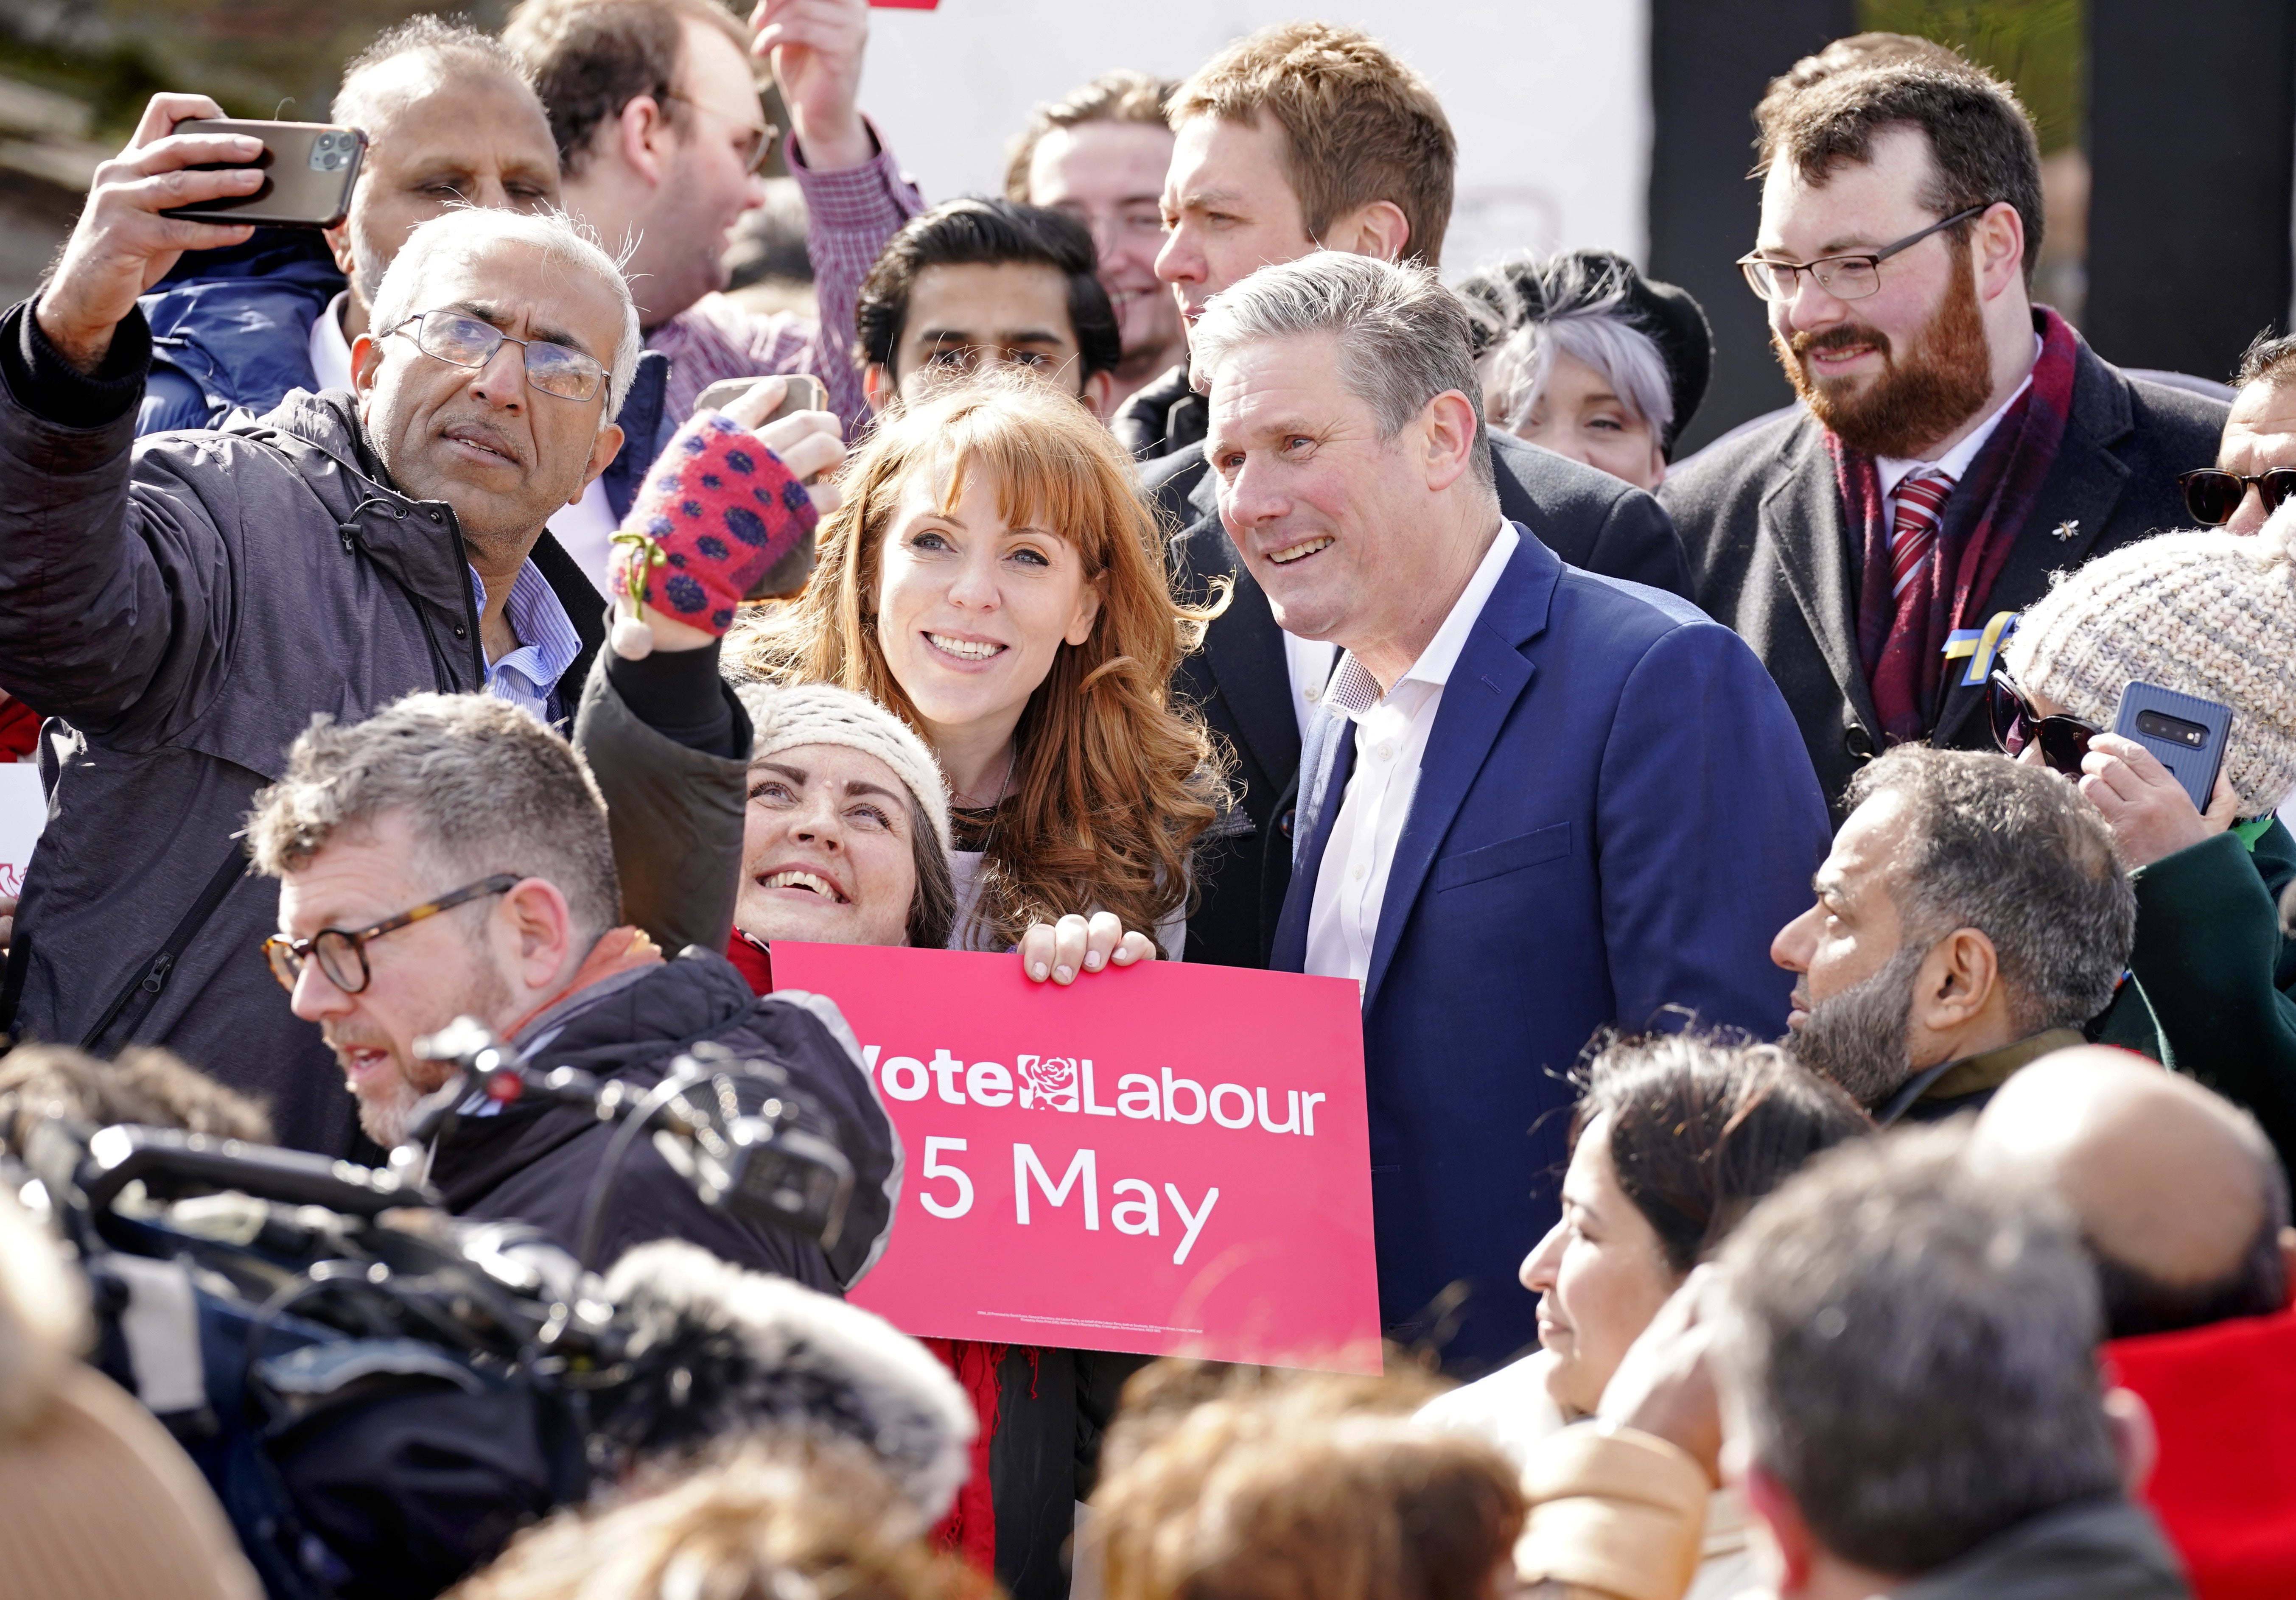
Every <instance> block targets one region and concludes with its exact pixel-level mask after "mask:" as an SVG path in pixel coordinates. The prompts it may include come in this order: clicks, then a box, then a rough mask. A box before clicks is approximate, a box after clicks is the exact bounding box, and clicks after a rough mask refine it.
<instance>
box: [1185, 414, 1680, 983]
mask: <svg viewBox="0 0 2296 1600" xmlns="http://www.w3.org/2000/svg"><path fill="white" fill-rule="evenodd" d="M1491 449H1492V453H1493V456H1494V464H1495V465H1496V466H1497V479H1498V491H1499V510H1500V512H1501V513H1502V514H1503V515H1505V516H1506V517H1507V518H1508V519H1510V520H1511V521H1516V522H1520V523H1521V524H1522V525H1523V526H1525V527H1526V528H1529V529H1530V530H1531V531H1532V532H1533V533H1535V534H1537V535H1538V537H1540V538H1541V539H1543V540H1545V541H1546V545H1547V546H1548V547H1549V548H1551V549H1553V550H1554V553H1555V554H1557V555H1560V556H1561V557H1562V559H1563V560H1564V561H1566V562H1570V564H1571V565H1572V566H1574V567H1583V568H1585V569H1586V570H1588V571H1590V572H1600V573H1603V575H1605V576H1606V577H1611V578H1628V579H1630V580H1631V581H1633V582H1636V583H1644V584H1649V585H1651V586H1652V587H1654V588H1661V589H1665V590H1667V591H1668V592H1669V593H1671V594H1676V595H1687V594H1688V593H1689V592H1690V572H1689V569H1688V567H1687V566H1686V565H1685V562H1684V561H1683V554H1682V546H1681V545H1680V543H1679V542H1677V539H1676V538H1675V536H1674V529H1673V527H1672V526H1671V525H1670V524H1669V522H1668V521H1667V517H1666V513H1665V512H1663V511H1662V510H1661V509H1660V508H1659V504H1658V502H1657V501H1655V500H1653V499H1652V498H1651V497H1650V496H1648V495H1646V494H1644V493H1643V491H1642V490H1640V489H1638V488H1634V487H1633V486H1632V485H1630V484H1627V483H1624V482H1621V481H1620V480H1618V479H1616V478H1613V477H1611V475H1610V474H1609V473H1607V472H1596V471H1595V469H1594V468H1592V467H1587V466H1581V465H1579V463H1577V462H1575V461H1570V460H1566V459H1565V458H1563V457H1562V456H1560V455H1555V454H1554V452H1553V451H1551V450H1542V449H1539V448H1538V447H1535V446H1532V445H1527V444H1524V443H1523V442H1522V441H1521V440H1520V439H1513V438H1511V437H1508V436H1506V435H1504V434H1497V433H1494V434H1493V435H1491ZM1142 477H1143V480H1144V483H1145V485H1146V487H1147V488H1148V489H1149V491H1150V493H1151V495H1152V496H1153V497H1154V499H1155V501H1156V503H1157V505H1158V507H1159V509H1160V511H1162V512H1163V513H1164V514H1165V515H1166V516H1167V517H1168V518H1169V519H1170V520H1171V522H1172V524H1173V525H1175V526H1177V527H1178V528H1180V529H1182V531H1181V533H1180V535H1179V537H1178V538H1177V541H1176V542H1175V545H1174V553H1175V560H1174V566H1175V568H1176V582H1177V584H1178V586H1179V587H1180V588H1181V591H1182V592H1183V593H1184V594H1185V595H1190V596H1191V597H1193V598H1194V599H1198V600H1201V599H1202V598H1204V597H1205V595H1206V594H1207V592H1208V586H1209V585H1210V580H1211V579H1212V578H1215V577H1218V576H1219V575H1221V574H1231V575H1233V576H1234V578H1235V590H1234V598H1233V599H1232V600H1231V601H1230V602H1229V603H1228V608H1227V611H1226V613H1225V614H1223V615H1222V616H1221V617H1220V618H1219V619H1218V620H1217V621H1215V622H1214V623H1213V624H1212V625H1211V627H1210V629H1209V630H1208V631H1207V633H1206V636H1205V638H1204V647H1203V648H1202V649H1201V650H1200V651H1197V652H1194V653H1193V654H1192V655H1190V656H1189V657H1188V658H1187V659H1186V660H1185V661H1183V662H1182V663H1181V664H1180V670H1179V673H1178V676H1177V677H1176V679H1175V680H1174V687H1175V690H1176V692H1177V694H1178V695H1179V696H1180V698H1182V699H1184V700H1186V701H1189V702H1193V703H1194V704H1196V705H1198V706H1200V707H1201V709H1202V710H1203V713H1204V719H1205V720H1206V721H1207V722H1209V723H1210V725H1211V726H1212V728H1213V730H1214V731H1215V732H1217V733H1218V734H1219V735H1220V736H1221V737H1222V738H1223V739H1225V740H1226V742H1227V743H1228V744H1229V746H1230V747H1231V748H1232V749H1233V750H1234V755H1235V772H1234V777H1235V780H1236V783H1237V785H1238V787H1239V788H1240V789H1241V790H1242V811H1243V814H1244V816H1247V817H1248V818H1249V819H1250V822H1251V829H1250V831H1249V833H1243V832H1242V831H1241V830H1239V831H1238V833H1235V834H1234V835H1231V836H1228V837H1224V838H1219V839H1216V840H1214V841H1211V842H1210V843H1209V844H1207V845H1205V846H1204V847H1202V849H1201V850H1200V852H1199V856H1198V861H1197V868H1196V882H1197V883H1198V885H1199V886H1200V890H1201V896H1202V898H1201V901H1200V902H1199V904H1198V907H1197V909H1196V911H1195V913H1194V915H1191V916H1190V917H1189V918H1188V948H1187V959H1189V960H1190V961H1208V962H1213V963H1216V964H1219V965H1222V966H1249V967H1264V966H1266V965H1267V956H1268V951H1269V949H1270V948H1272V947H1273V945H1274V942H1275V919H1276V917H1277V915H1279V914H1280V913H1281V912H1282V910H1283V891H1284V890H1285V889H1286V888H1288V887H1289V886H1290V884H1291V882H1292V835H1291V809H1292V788H1293V786H1294V784H1295V783H1296V781H1297V779H1298V776H1299V771H1300V723H1299V718H1297V717H1296V716H1295V715H1294V713H1293V711H1292V679H1291V674H1290V671H1289V669H1288V668H1287V667H1286V665H1285V662H1284V656H1283V630H1282V629H1281V628H1277V627H1276V626H1275V613H1274V612H1273V611H1271V610H1269V609H1268V604H1267V594H1266V593H1265V592H1264V591H1263V590H1262V589H1261V588H1260V587H1259V584H1258V583H1257V582H1255V581H1253V579H1252V577H1251V572H1250V571H1249V570H1246V569H1245V567H1244V565H1243V562H1242V558H1241V557H1240V556H1239V555H1238V554H1236V549H1235V546H1234V544H1232V543H1231V542H1230V541H1229V539H1228V537H1227V530H1226V529H1225V528H1223V527H1222V526H1221V525H1220V520H1219V505H1218V497H1217V490H1218V478H1217V477H1215V476H1214V475H1213V474H1212V473H1211V472H1209V471H1208V470H1207V469H1206V466H1205V463H1204V457H1203V450H1202V447H1201V446H1197V447H1192V448H1190V449H1188V450H1185V451H1183V452H1181V453H1180V454H1178V455H1173V456H1170V457H1168V458H1167V459H1165V460H1163V461H1160V462H1152V463H1150V464H1148V465H1147V466H1146V467H1144V468H1143V469H1142Z"/></svg>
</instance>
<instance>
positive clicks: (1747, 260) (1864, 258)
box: [1738, 200, 1999, 300]
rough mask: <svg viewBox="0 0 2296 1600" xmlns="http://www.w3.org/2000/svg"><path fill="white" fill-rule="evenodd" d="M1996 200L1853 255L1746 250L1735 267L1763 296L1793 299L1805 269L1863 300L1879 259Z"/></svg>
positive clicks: (1843, 295) (1841, 294)
mask: <svg viewBox="0 0 2296 1600" xmlns="http://www.w3.org/2000/svg"><path fill="white" fill-rule="evenodd" d="M1998 203H1999V202H1998V201H1990V200H1989V201H1986V202H1985V203H1984V204H1983V205H1981V206H1971V207H1969V208H1967V209H1964V210H1960V211H1956V212H1955V213H1954V214H1953V215H1952V216H1950V217H1947V218H1946V219H1945V220H1944V221H1942V222H1933V223H1931V224H1930V225H1929V226H1927V227H1925V228H1923V230H1922V231H1921V232H1920V233H1918V234H1907V235H1906V236H1905V237H1904V238H1902V239H1900V240H1898V241H1897V242H1895V243H1892V244H1885V245H1883V246H1882V248H1881V249H1880V250H1865V251H1861V252H1859V253H1858V254H1857V255H1854V256H1821V257H1819V258H1817V259H1816V260H1815V261H1773V260H1771V259H1770V258H1768V257H1767V256H1763V255H1760V254H1749V255H1743V256H1741V257H1739V258H1738V270H1739V271H1741V272H1743V273H1744V274H1745V275H1746V286H1747V287H1748V288H1750V289H1751V290H1752V291H1754V292H1755V293H1756V294H1757V295H1759V296H1760V297H1761V298H1762V299H1766V300H1790V299H1793V297H1794V291H1795V286H1794V275H1795V274H1797V273H1804V272H1806V273H1808V274H1809V275H1810V276H1811V277H1813V278H1816V280H1817V286H1818V287H1819V288H1820V289H1823V290H1825V292H1826V293H1828V294H1830V295H1832V296H1833V298H1834V299H1838V300H1862V299H1866V297H1867V296H1869V295H1871V294H1874V293H1875V292H1877V291H1879V290H1880V289H1881V287H1882V262H1884V261H1886V260H1888V259H1889V258H1890V257H1891V256H1894V255H1896V254H1898V251H1900V250H1911V249H1912V248H1913V247H1914V246H1915V245H1916V244H1919V243H1920V242H1922V241H1923V240H1924V239H1926V238H1928V237H1929V236H1930V235H1931V234H1936V233H1941V232H1943V231H1944V230H1945V229H1947V228H1949V227H1951V226H1953V225H1954V224H1955V223H1956V222H1966V221H1968V220H1969V219H1970V218H1971V217H1979V216H1982V215H1983V214H1984V213H1985V212H1987V211H1989V210H1990V209H1992V208H1993V207H1994V206H1996V205H1997V204H1998Z"/></svg>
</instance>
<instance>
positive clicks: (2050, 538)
mask: <svg viewBox="0 0 2296 1600" xmlns="http://www.w3.org/2000/svg"><path fill="white" fill-rule="evenodd" d="M2076 362H2077V365H2076V369H2075V373H2074V377H2073V401H2072V414H2071V417H2070V418H2069V419H2068V420H2067V422H2066V424H2065V435H2064V440H2063V442H2062V444H2061V445H2060V446H2059V447H2058V450H2057V458H2056V462H2055V464H2054V466H2052V467H2051V469H2050V472H2049V475H2048V477H2047V479H2046V480H2044V482H2043V483H2042V486H2041V492H2040V495H2039V497H2038V499H2037V500H2036V501H2035V502H2034V506H2033V510H2032V513H2031V514H2030V517H2029V519H2028V520H2027V521H2026V524H2025V526H2024V527H2023V528H2021V529H2018V530H2017V531H2016V543H2015V544H2014V546H2013V547H2012V548H2011V550H2010V553H2009V557H2008V561H2007V563H2006V564H2005V566H2004V567H2003V568H2002V569H2001V576H2000V577H1999V578H1997V580H1996V581H1995V583H1994V586H1993V589H1992V592H1991V593H1990V594H1988V595H1985V596H1984V597H1983V599H1982V601H1981V603H1979V604H1978V605H1977V606H1976V607H1975V608H1974V609H1973V611H1972V618H1973V620H1972V622H1971V623H1970V626H1972V627H1977V626H1980V625H1981V624H1982V623H1983V621H1984V620H1985V619H1987V618H1989V617H1991V616H1992V615H1993V614H1994V613H1995V612H1997V611H2021V610H2023V609H2024V608H2025V607H2026V606H2029V605H2030V604H2031V603H2033V602H2034V601H2036V600H2038V599H2039V598H2040V597H2041V595H2043V594H2045V593H2046V591H2047V589H2048V587H2049V575H2050V574H2051V573H2052V572H2055V571H2061V570H2069V569H2071V568H2073V567H2078V566H2079V565H2080V564H2081V563H2082V562H2086V561H2088V560H2090V559H2091V558H2093V557H2095V556H2099V555H2103V554H2105V553H2106V552H2107V551H2109V550H2117V549H2119V548H2120V546H2123V545H2127V544H2130V543H2133V542H2134V541H2136V540H2137V539H2141V538H2143V537H2144V536H2145V535H2147V534H2150V533H2156V532H2159V531H2161V529H2169V528H2179V527H2183V526H2185V524H2187V523H2188V522H2189V521H2191V518H2190V517H2189V516H2188V515H2187V514H2186V513H2185V506H2184V499H2183V496H2181V495H2180V494H2179V492H2178V490H2177V473H2179V472H2185V471H2186V470H2188V469H2189V468H2193V467H2202V466H2208V465H2210V464H2213V463H2214V462H2215V460H2216V458H2217V443H2218V437H2219V436H2220V435H2221V434H2222V432H2223V431H2224V421H2225V413H2226V407H2225V406H2220V405H2218V404H2217V403H2216V402H2215V401H2213V400H2210V399H2206V398H2202V397H2201V396H2199V395H2195V394H2192V393H2190V392H2188V391H2186V390H2177V389H2169V388H2167V387H2165V386H2163V385H2161V384H2157V383H2149V382H2143V381H2142V380H2138V379H2134V378H2131V377H2129V376H2128V374H2127V373H2123V372H2121V371H2120V370H2119V369H2118V368H2116V367H2113V366H2112V365H2108V364H2107V363H2105V362H2103V361H2102V360H2100V359H2098V357H2096V355H2095V353H2094V352H2093V351H2091V350H2090V349H2089V348H2088V346H2087V343H2086V342H2085V341H2082V342H2079V343H2078V350H2077V355H2076ZM1659 498H1660V499H1661V501H1662V502H1663V503H1664V504H1665V505H1666V508H1667V510H1668V511H1669V512H1670V513H1673V516H1674V524H1675V527H1676V529H1677V530H1678V531H1679V532H1680V534H1681V536H1682V543H1683V547H1684V548H1685V550H1686V551H1687V552H1688V553H1689V556H1690V567H1691V575H1692V581H1693V587H1692V589H1691V591H1690V597H1691V598H1692V599H1693V600H1694V601H1696V602H1697V603H1698V604H1699V605H1700V607H1701V608H1702V609H1703V610H1704V611H1706V612H1707V614H1708V615H1710V616H1711V617H1713V618H1715V619H1717V620H1718V621H1722V622H1726V623H1727V624H1729V625H1730V627H1732V628H1735V629H1736V630H1737V631H1738V633H1739V635H1740V636H1742V637H1743V638H1744V639H1745V641H1746V642H1747V643H1748V644H1751V645H1752V646H1753V647H1754V653H1755V654H1757V655H1759V656H1760V657H1761V658H1762V664H1763V665H1764V666H1766V667H1767V668H1768V669H1770V676H1771V677H1775V679H1777V682H1778V687H1779V688H1780V689H1781V690H1782V691H1784V694H1785V697H1786V704H1787V705H1788V706H1789V707H1790V708H1791V709H1792V711H1793V714H1794V720H1795V721H1796V722H1798V723H1799V724H1800V726H1801V733H1802V739H1803V741H1804V742H1805V743H1807V744H1808V746H1809V759H1810V763H1811V765H1813V766H1814V767H1816V768H1817V781H1818V784H1819V786H1820V787H1821V788H1823V789H1824V790H1825V798H1826V803H1827V804H1829V805H1831V806H1833V808H1834V816H1835V820H1836V821H1837V822H1838V821H1839V820H1840V819H1841V792H1842V790H1843V788H1844V787H1846V786H1847V785H1848V784H1849V779H1850V777H1851V775H1853V774H1855V773H1856V772H1857V768H1858V767H1859V766H1861V765H1862V764H1863V763H1864V762H1866V761H1867V760H1870V759H1872V758H1873V757H1874V755H1876V754H1878V753H1879V752H1880V751H1881V750H1882V747H1883V740H1882V726H1881V718H1880V717H1879V716H1878V715H1877V714H1876V713H1875V711H1874V696H1873V692H1872V690H1871V689H1870V688H1869V687H1868V686H1867V684H1866V670H1865V667H1864V664H1863V662H1862V661H1860V659H1859V657H1858V652H1857V592H1858V584H1859V581H1860V578H1859V571H1860V566H1861V562H1862V557H1863V554H1864V553H1863V551H1862V550H1861V549H1860V548H1859V547H1858V543H1857V537H1856V536H1855V535H1853V533H1852V532H1851V530H1850V529H1849V523H1848V518H1847V516H1846V514H1845V513H1844V512H1843V510H1842V505H1841V489H1840V488H1839V487H1838V486H1837V484H1836V483H1835V481H1834V473H1833V457H1832V455H1830V454H1828V452H1827V450H1826V448H1825V431H1824V430H1823V429H1822V428H1821V427H1820V426H1819V425H1818V423H1817V422H1816V419H1814V418H1812V417H1811V416H1809V415H1808V414H1807V413H1803V412H1797V413H1796V414H1794V415H1792V416H1789V417H1786V418H1784V419H1781V420H1780V421H1779V422H1777V423H1772V424H1771V425H1769V426H1767V427H1765V428H1759V429H1757V430H1755V431H1753V432H1751V433H1749V434H1747V435H1746V436H1745V437H1744V438H1743V439H1735V440H1732V441H1729V442H1728V443H1726V444H1725V445H1722V446H1718V447H1716V448H1714V449H1710V450H1707V451H1703V452H1702V453H1701V454H1700V455H1699V457H1698V459H1697V460H1695V461H1693V462H1691V463H1689V464H1685V466H1684V468H1683V469H1682V470H1681V471H1680V472H1676V473H1675V474H1673V475H1672V476H1671V477H1669V479H1668V480H1666V483H1665V485H1664V486H1663V487H1662V488H1661V489H1660V490H1659ZM1960 509H1961V510H1962V511H1963V513H1964V514H1969V513H1970V508H1968V507H1962V508H1960ZM1955 512H1956V507H1955V505H1954V503H1953V502H1952V501H1950V500H1948V502H1947V509H1946V516H1947V519H1948V525H1950V523H1951V520H1952V518H1953V517H1954V515H1955ZM1984 699H1985V695H1984V691H1983V690H1982V689H1981V688H1964V687H1961V686H1959V683H1958V678H1957V677H1956V678H1955V679H1954V680H1952V686H1951V687H1949V688H1948V692H1947V694H1946V696H1945V700H1944V703H1943V705H1942V706H1941V707H1940V709H1939V715H1938V719H1937V725H1936V726H1935V728H1934V729H1933V730H1932V732H1931V742H1932V743H1936V744H1939V745H1942V746H1945V747H1947V748H1949V749H1956V750H1981V749H1989V748H1990V747H1991V744H1992V737H1993V735H1992V730H1991V728H1990V727H1989V726H1988V725H1987V722H1986V719H1985V717H1984V715H1983V711H1982V707H1983V704H1984Z"/></svg>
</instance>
